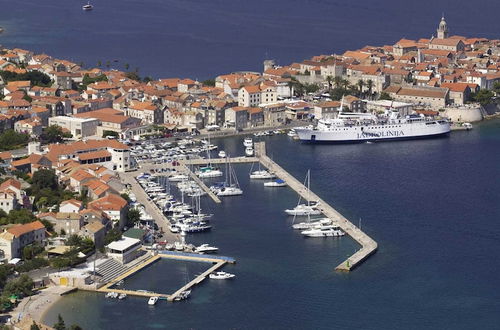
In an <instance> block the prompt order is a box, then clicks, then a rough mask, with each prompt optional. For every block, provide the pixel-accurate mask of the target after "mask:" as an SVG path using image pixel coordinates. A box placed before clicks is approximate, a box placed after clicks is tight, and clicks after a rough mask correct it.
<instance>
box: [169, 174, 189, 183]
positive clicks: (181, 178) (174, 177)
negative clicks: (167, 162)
mask: <svg viewBox="0 0 500 330" xmlns="http://www.w3.org/2000/svg"><path fill="white" fill-rule="evenodd" d="M187 179H189V177H188V176H187V175H184V174H175V175H172V176H171V177H169V178H168V181H170V182H180V181H184V180H187Z"/></svg>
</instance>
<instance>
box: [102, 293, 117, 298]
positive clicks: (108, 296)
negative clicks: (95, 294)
mask: <svg viewBox="0 0 500 330" xmlns="http://www.w3.org/2000/svg"><path fill="white" fill-rule="evenodd" d="M118 296H119V295H118V293H116V292H108V293H106V296H105V297H106V298H111V299H116V298H118Z"/></svg>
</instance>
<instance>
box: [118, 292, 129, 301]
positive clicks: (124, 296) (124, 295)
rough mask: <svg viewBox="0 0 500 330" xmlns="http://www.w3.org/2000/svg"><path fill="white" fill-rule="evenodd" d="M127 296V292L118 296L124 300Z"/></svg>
mask: <svg viewBox="0 0 500 330" xmlns="http://www.w3.org/2000/svg"><path fill="white" fill-rule="evenodd" d="M125 298H127V294H126V293H120V295H119V296H118V299H119V300H123V299H125Z"/></svg>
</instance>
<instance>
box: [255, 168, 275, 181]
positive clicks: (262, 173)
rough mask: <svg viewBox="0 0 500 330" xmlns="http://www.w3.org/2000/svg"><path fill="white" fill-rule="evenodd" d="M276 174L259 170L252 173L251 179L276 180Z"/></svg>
mask: <svg viewBox="0 0 500 330" xmlns="http://www.w3.org/2000/svg"><path fill="white" fill-rule="evenodd" d="M275 177H276V174H274V173H271V172H269V171H268V170H258V171H253V172H252V173H250V179H263V180H267V179H274V178H275Z"/></svg>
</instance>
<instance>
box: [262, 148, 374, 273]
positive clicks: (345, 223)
mask: <svg viewBox="0 0 500 330" xmlns="http://www.w3.org/2000/svg"><path fill="white" fill-rule="evenodd" d="M254 149H255V154H256V156H257V158H258V159H259V161H260V162H261V164H262V165H263V166H265V167H267V168H268V169H269V170H270V171H271V172H274V173H275V174H276V175H277V176H278V177H279V178H280V179H282V180H284V181H285V182H286V183H287V184H288V186H289V187H290V188H292V189H293V190H295V191H296V192H297V193H298V194H299V195H300V196H301V197H302V198H304V199H305V200H306V201H307V200H309V201H317V202H319V203H320V205H319V208H320V209H321V212H323V214H324V215H325V216H326V217H328V218H330V219H332V220H334V221H336V222H337V223H338V225H339V227H340V228H342V230H343V231H344V232H345V233H346V234H348V235H349V236H351V237H352V238H353V239H354V240H355V241H356V242H358V244H360V245H361V249H360V250H358V251H357V252H356V253H354V254H353V255H352V256H350V257H349V258H348V259H347V260H345V261H344V262H342V263H341V264H340V265H338V266H337V267H336V268H335V269H336V270H338V271H350V270H352V269H353V268H355V267H356V266H358V265H359V264H360V263H361V262H362V261H364V260H365V259H366V258H367V257H369V256H370V255H371V254H373V253H374V252H375V251H376V250H377V243H376V242H375V241H374V240H373V239H371V238H370V237H369V236H368V235H366V234H365V233H364V232H362V231H361V229H359V228H358V227H356V226H355V225H354V224H352V223H351V222H350V221H349V220H347V218H346V217H344V216H343V215H342V214H340V213H339V212H338V211H337V210H335V209H334V208H333V207H331V206H330V205H329V204H328V203H326V202H325V201H324V200H322V199H321V198H320V197H319V196H318V195H316V194H315V193H313V192H312V191H309V192H308V191H307V187H305V186H304V185H303V184H302V183H301V182H300V181H298V180H297V179H295V178H294V177H293V176H292V175H290V174H289V173H288V172H287V171H285V170H284V169H283V168H282V167H281V166H279V165H278V164H276V163H275V162H274V161H273V160H272V159H270V158H269V157H267V155H266V146H265V143H264V142H258V143H255V147H254Z"/></svg>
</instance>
